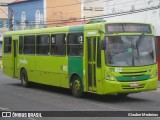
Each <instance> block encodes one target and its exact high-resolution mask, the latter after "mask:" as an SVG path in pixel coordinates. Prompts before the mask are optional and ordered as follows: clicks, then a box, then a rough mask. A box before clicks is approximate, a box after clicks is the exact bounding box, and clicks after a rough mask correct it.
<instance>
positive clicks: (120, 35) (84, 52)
mask: <svg viewBox="0 0 160 120" xmlns="http://www.w3.org/2000/svg"><path fill="white" fill-rule="evenodd" d="M3 72H4V74H6V75H8V76H10V77H13V78H19V79H20V80H21V84H22V86H24V87H28V86H29V85H30V83H31V82H35V83H40V84H46V85H51V86H58V87H63V88H69V89H71V91H72V94H73V96H75V97H81V96H82V95H83V93H85V92H91V93H96V94H100V95H106V94H117V95H122V96H126V95H128V94H130V93H137V92H142V91H149V90H155V89H156V88H157V82H158V77H157V74H158V72H157V60H156V42H155V37H154V30H153V27H152V25H151V24H147V23H129V22H128V23H107V22H100V23H93V24H85V25H78V26H64V27H54V28H43V29H33V30H22V31H12V32H6V33H5V34H4V42H3Z"/></svg>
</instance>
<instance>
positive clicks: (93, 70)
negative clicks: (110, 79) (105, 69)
mask: <svg viewBox="0 0 160 120" xmlns="http://www.w3.org/2000/svg"><path fill="white" fill-rule="evenodd" d="M99 40H100V39H99V37H88V38H87V51H88V58H87V59H88V91H92V92H96V91H97V81H98V80H99V79H100V78H99V77H101V76H100V75H101V72H100V71H101V69H99V68H98V66H99V62H101V59H100V58H101V56H100V57H99V52H98V51H100V47H99V45H100V44H99ZM98 57H99V58H98ZM99 59H100V61H99Z"/></svg>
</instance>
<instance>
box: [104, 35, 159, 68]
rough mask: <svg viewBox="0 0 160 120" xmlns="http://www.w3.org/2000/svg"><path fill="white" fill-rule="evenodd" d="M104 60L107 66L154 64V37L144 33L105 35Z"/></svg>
mask: <svg viewBox="0 0 160 120" xmlns="http://www.w3.org/2000/svg"><path fill="white" fill-rule="evenodd" d="M105 61H106V65H108V66H144V65H151V64H155V63H156V47H155V39H154V37H153V36H145V35H138V36H109V37H106V50H105Z"/></svg>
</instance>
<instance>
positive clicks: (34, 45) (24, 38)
mask: <svg viewBox="0 0 160 120" xmlns="http://www.w3.org/2000/svg"><path fill="white" fill-rule="evenodd" d="M29 36H30V37H31V36H34V44H28V45H27V46H26V44H25V40H26V37H29ZM27 41H28V40H27ZM31 45H32V46H31ZM28 46H29V47H34V49H33V50H34V53H33V52H32V53H28V52H27V53H25V52H26V50H24V49H25V47H28ZM23 54H24V55H35V54H36V35H24V36H23Z"/></svg>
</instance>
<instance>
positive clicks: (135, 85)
mask: <svg viewBox="0 0 160 120" xmlns="http://www.w3.org/2000/svg"><path fill="white" fill-rule="evenodd" d="M130 86H131V87H137V86H138V83H136V82H134V83H131V84H130Z"/></svg>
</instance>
